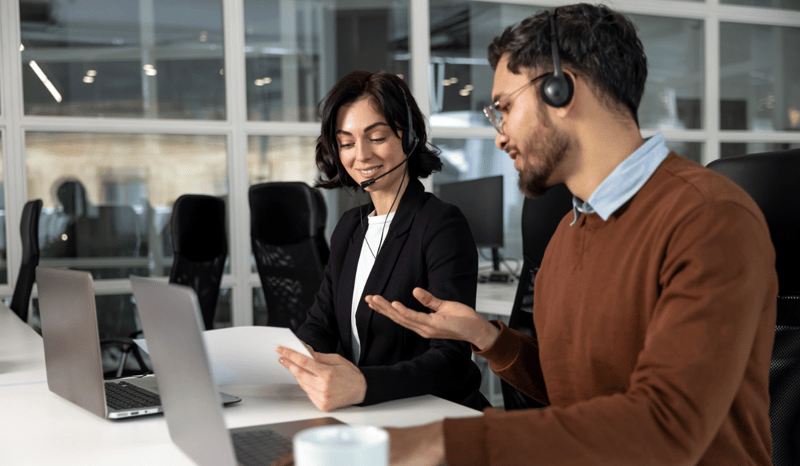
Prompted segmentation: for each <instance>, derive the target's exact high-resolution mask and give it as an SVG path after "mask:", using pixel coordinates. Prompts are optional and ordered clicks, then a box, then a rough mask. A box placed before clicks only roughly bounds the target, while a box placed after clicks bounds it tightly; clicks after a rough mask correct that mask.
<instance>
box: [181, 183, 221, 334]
mask: <svg viewBox="0 0 800 466" xmlns="http://www.w3.org/2000/svg"><path fill="white" fill-rule="evenodd" d="M170 224H171V227H172V250H173V252H174V255H175V259H174V262H173V263H172V271H171V272H170V275H169V282H170V283H177V284H179V285H184V286H188V287H190V288H193V289H194V291H195V293H197V300H198V301H199V302H200V310H201V312H202V314H203V323H204V324H205V328H206V329H209V330H210V329H212V328H214V315H215V314H216V311H217V300H218V299H219V288H220V284H221V283H222V275H223V274H224V273H225V260H226V259H227V257H228V236H227V233H226V230H225V201H224V200H222V199H220V198H218V197H214V196H207V195H204V194H184V195H183V196H180V197H179V198H178V199H177V200H176V201H175V204H174V206H173V207H172V219H171V221H170Z"/></svg>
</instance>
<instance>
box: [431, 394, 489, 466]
mask: <svg viewBox="0 0 800 466" xmlns="http://www.w3.org/2000/svg"><path fill="white" fill-rule="evenodd" d="M491 409H492V408H486V409H485V410H484V413H485V412H486V411H488V410H491ZM442 429H443V430H444V456H445V463H446V464H447V465H448V466H459V465H469V466H481V465H488V464H489V460H488V454H487V451H486V426H485V425H484V420H483V416H478V417H467V418H458V419H445V420H444V423H443V426H442Z"/></svg>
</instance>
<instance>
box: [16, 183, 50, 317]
mask: <svg viewBox="0 0 800 466" xmlns="http://www.w3.org/2000/svg"><path fill="white" fill-rule="evenodd" d="M41 213H42V200H41V199H33V200H30V201H28V202H26V203H25V206H24V207H23V208H22V219H21V220H20V225H19V234H20V236H21V237H22V262H21V263H20V266H19V274H17V282H16V284H15V285H14V295H13V297H12V298H11V304H10V305H9V307H10V308H11V310H12V311H14V313H15V314H17V315H18V316H19V318H20V319H22V320H23V321H24V322H27V321H28V306H29V305H30V301H31V290H32V289H33V283H34V282H35V281H36V266H37V265H39V216H40V215H41Z"/></svg>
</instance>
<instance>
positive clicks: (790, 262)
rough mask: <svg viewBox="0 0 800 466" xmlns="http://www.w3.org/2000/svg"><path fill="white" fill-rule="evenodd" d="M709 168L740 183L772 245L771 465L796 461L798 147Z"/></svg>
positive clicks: (799, 434) (799, 456)
mask: <svg viewBox="0 0 800 466" xmlns="http://www.w3.org/2000/svg"><path fill="white" fill-rule="evenodd" d="M708 168H710V169H712V170H714V171H716V172H718V173H721V174H723V175H725V176H727V177H728V178H730V179H731V180H733V181H734V182H736V183H737V184H738V185H739V186H741V187H742V188H743V189H744V190H745V191H747V193H748V194H750V196H751V197H752V198H753V199H754V200H755V201H756V204H758V206H759V207H760V208H761V211H762V212H763V213H764V217H765V218H766V219H767V225H768V226H769V233H770V238H771V239H772V244H773V246H774V247H775V268H776V270H777V272H778V316H777V322H776V326H775V344H774V346H773V347H772V361H771V363H770V370H769V396H770V407H769V417H770V424H771V430H772V461H773V464H774V465H775V466H788V465H798V464H800V205H798V204H797V202H796V200H797V198H798V197H800V184H798V182H799V181H800V177H798V174H800V149H794V150H787V151H781V152H766V153H760V154H749V155H743V156H739V157H730V158H724V159H719V160H714V161H713V162H711V163H709V164H708Z"/></svg>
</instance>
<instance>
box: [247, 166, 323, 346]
mask: <svg viewBox="0 0 800 466" xmlns="http://www.w3.org/2000/svg"><path fill="white" fill-rule="evenodd" d="M249 199H250V239H251V243H252V248H253V255H254V256H255V262H256V268H257V269H258V275H259V277H260V278H261V285H262V287H263V289H264V298H265V300H266V303H267V325H270V326H273V327H286V328H289V329H291V330H292V331H296V330H297V329H298V328H299V327H300V325H302V324H303V322H305V320H306V314H307V312H308V309H309V308H310V307H311V305H312V304H313V302H314V295H315V294H316V292H317V291H318V290H319V286H320V284H321V283H322V275H323V272H324V270H325V265H326V264H327V262H328V256H329V254H330V249H329V248H328V244H327V242H326V241H325V237H324V232H325V218H326V212H327V211H326V208H325V202H324V200H323V198H322V196H321V194H319V192H318V191H317V190H315V189H313V188H311V187H309V186H308V185H306V184H305V183H301V182H270V183H261V184H257V185H253V186H251V187H250V192H249Z"/></svg>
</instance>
